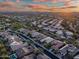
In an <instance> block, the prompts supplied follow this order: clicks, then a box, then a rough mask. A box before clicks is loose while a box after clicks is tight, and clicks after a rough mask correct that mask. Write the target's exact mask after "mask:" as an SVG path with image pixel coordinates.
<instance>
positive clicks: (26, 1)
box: [0, 0, 79, 12]
mask: <svg viewBox="0 0 79 59" xmlns="http://www.w3.org/2000/svg"><path fill="white" fill-rule="evenodd" d="M14 11H17V12H21V11H39V12H79V0H0V12H14Z"/></svg>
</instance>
